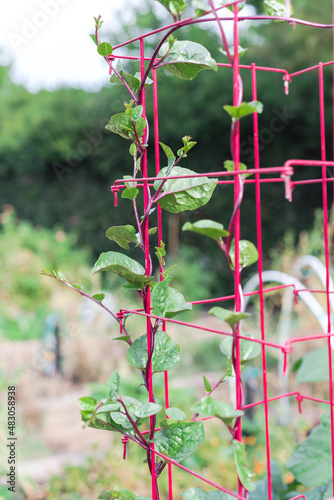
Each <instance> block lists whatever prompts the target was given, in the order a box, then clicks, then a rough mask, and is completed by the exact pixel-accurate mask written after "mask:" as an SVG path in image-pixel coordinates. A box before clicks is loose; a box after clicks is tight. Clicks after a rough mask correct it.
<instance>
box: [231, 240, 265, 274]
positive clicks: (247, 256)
mask: <svg viewBox="0 0 334 500" xmlns="http://www.w3.org/2000/svg"><path fill="white" fill-rule="evenodd" d="M230 258H231V263H232V269H234V268H235V240H234V239H233V241H232V243H231V247H230ZM258 258H259V253H258V251H257V249H256V247H255V245H254V244H253V243H252V242H251V241H247V240H240V242H239V265H240V269H243V268H244V267H248V266H251V265H252V264H254V263H255V262H257V260H258Z"/></svg>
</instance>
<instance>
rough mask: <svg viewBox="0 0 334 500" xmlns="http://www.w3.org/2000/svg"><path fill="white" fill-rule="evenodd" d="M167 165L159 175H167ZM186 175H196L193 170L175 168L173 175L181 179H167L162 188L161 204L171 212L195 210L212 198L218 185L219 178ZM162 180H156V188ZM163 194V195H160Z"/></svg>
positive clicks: (156, 188)
mask: <svg viewBox="0 0 334 500" xmlns="http://www.w3.org/2000/svg"><path fill="white" fill-rule="evenodd" d="M167 168H168V167H165V168H163V169H162V170H160V172H159V175H158V176H159V177H164V176H166V175H167ZM184 175H187V176H189V175H196V173H195V172H193V171H192V170H188V169H187V168H182V167H174V168H173V176H180V178H179V179H171V180H167V181H166V182H165V184H164V185H163V188H162V197H161V198H160V197H159V201H158V203H159V205H160V206H161V207H162V208H164V209H165V210H167V211H168V212H171V213H176V214H177V213H180V212H182V211H184V210H195V209H196V208H199V207H202V206H203V205H205V204H206V203H207V202H208V201H209V200H210V198H211V196H212V193H213V191H214V189H215V187H216V186H217V182H218V179H209V178H208V177H205V176H204V177H193V178H192V177H187V178H182V176H184ZM161 182H162V181H158V180H157V181H155V182H154V189H155V190H158V189H159V187H160V185H161ZM160 196H161V195H160Z"/></svg>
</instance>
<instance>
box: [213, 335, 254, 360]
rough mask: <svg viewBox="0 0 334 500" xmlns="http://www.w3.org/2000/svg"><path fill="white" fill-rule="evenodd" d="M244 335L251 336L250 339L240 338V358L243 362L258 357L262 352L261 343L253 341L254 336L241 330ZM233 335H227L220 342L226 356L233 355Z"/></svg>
mask: <svg viewBox="0 0 334 500" xmlns="http://www.w3.org/2000/svg"><path fill="white" fill-rule="evenodd" d="M241 334H242V335H243V336H244V337H249V339H250V340H246V339H240V358H241V362H245V361H248V360H250V359H254V358H256V357H257V356H258V355H259V354H260V352H261V344H260V343H259V342H253V341H252V340H251V339H253V338H254V337H253V336H252V335H251V334H250V333H247V332H241ZM232 342H233V338H232V337H225V338H224V339H223V340H222V341H221V343H220V350H221V352H222V353H223V354H225V356H228V357H229V358H231V357H232Z"/></svg>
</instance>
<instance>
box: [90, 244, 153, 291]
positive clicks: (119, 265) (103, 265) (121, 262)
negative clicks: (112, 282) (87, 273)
mask: <svg viewBox="0 0 334 500" xmlns="http://www.w3.org/2000/svg"><path fill="white" fill-rule="evenodd" d="M99 271H110V272H112V273H114V274H118V276H122V278H125V279H126V280H127V281H129V282H130V283H142V284H143V285H144V284H147V283H149V281H150V279H151V278H149V277H148V276H145V269H144V268H143V266H142V265H140V264H139V262H137V261H136V260H133V259H131V258H130V257H127V256H126V255H123V254H122V253H118V252H103V253H101V255H100V257H99V258H98V260H97V262H96V263H95V265H94V267H93V270H92V274H95V273H97V272H99Z"/></svg>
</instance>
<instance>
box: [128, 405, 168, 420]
mask: <svg viewBox="0 0 334 500" xmlns="http://www.w3.org/2000/svg"><path fill="white" fill-rule="evenodd" d="M160 410H162V406H161V405H158V404H156V403H146V404H144V405H143V406H141V407H140V408H139V410H136V411H135V415H136V417H137V418H146V417H150V416H151V415H156V414H157V413H158V412H159V411H160Z"/></svg>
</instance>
